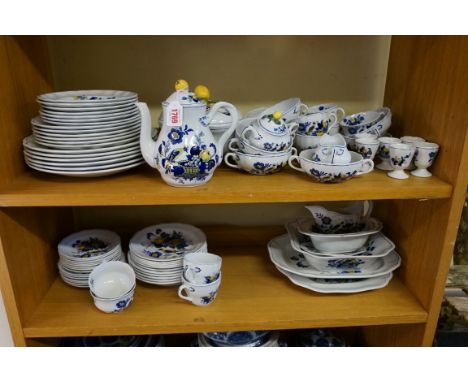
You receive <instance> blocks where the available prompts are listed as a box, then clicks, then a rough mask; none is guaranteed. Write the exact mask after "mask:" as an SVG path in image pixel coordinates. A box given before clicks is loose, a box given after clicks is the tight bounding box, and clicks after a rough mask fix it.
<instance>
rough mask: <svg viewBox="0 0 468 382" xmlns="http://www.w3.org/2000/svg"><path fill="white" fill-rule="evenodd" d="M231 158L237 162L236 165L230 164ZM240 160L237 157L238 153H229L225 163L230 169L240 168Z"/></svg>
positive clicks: (225, 157)
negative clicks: (238, 162)
mask: <svg viewBox="0 0 468 382" xmlns="http://www.w3.org/2000/svg"><path fill="white" fill-rule="evenodd" d="M229 158H233V160H234V161H235V162H236V163H234V164H233V163H230V162H229ZM238 160H239V157H238V156H237V154H236V153H227V154H226V155H225V156H224V163H226V164H227V165H228V166H229V167H232V168H240V167H239V165H238V164H237V161H238Z"/></svg>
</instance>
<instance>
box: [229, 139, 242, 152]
mask: <svg viewBox="0 0 468 382" xmlns="http://www.w3.org/2000/svg"><path fill="white" fill-rule="evenodd" d="M234 144H235V145H236V146H237V147H234V146H233V145H234ZM228 148H229V150H231V151H240V147H239V139H238V138H232V139H231V140H230V141H229V145H228Z"/></svg>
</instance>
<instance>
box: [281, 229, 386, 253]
mask: <svg viewBox="0 0 468 382" xmlns="http://www.w3.org/2000/svg"><path fill="white" fill-rule="evenodd" d="M286 229H287V231H288V234H289V238H290V241H291V246H292V247H293V249H294V250H296V251H298V252H300V253H304V254H307V255H309V256H312V257H316V258H318V259H324V258H327V257H336V258H342V259H346V258H356V257H359V258H370V257H371V258H377V257H383V256H385V255H387V254H388V253H390V252H391V251H393V250H394V249H395V244H393V242H392V241H391V240H390V239H389V238H387V237H386V236H385V235H384V234H383V233H382V232H378V233H375V234H373V235H370V236H369V240H368V242H367V243H366V246H365V247H362V248H359V249H358V250H356V251H353V252H347V253H329V252H321V251H319V250H318V249H316V248H315V247H314V244H313V243H312V242H311V241H310V240H309V238H307V237H306V236H303V235H302V234H301V233H299V231H298V230H297V225H296V223H295V222H290V223H287V224H286Z"/></svg>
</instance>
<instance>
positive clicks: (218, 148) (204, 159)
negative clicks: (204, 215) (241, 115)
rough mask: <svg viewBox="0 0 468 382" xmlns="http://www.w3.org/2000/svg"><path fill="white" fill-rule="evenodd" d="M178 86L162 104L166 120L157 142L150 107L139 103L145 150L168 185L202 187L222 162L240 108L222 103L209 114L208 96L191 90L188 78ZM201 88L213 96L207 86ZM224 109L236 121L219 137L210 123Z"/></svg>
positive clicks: (149, 162) (145, 153)
mask: <svg viewBox="0 0 468 382" xmlns="http://www.w3.org/2000/svg"><path fill="white" fill-rule="evenodd" d="M175 88H176V91H175V92H174V93H172V94H171V95H170V96H169V98H168V99H167V100H166V101H164V102H163V103H162V106H163V121H162V122H163V123H162V127H161V131H160V133H159V136H158V139H157V141H156V142H154V141H153V140H152V138H151V118H150V114H149V110H148V108H147V106H146V105H145V104H142V105H139V107H140V110H141V114H142V129H141V136H140V146H141V152H142V154H143V157H144V158H145V160H146V162H148V164H149V165H150V166H151V167H154V168H156V169H157V170H158V171H159V172H160V173H161V176H162V178H163V180H164V181H165V182H166V183H167V184H169V185H171V186H175V187H193V186H199V185H201V184H204V183H206V182H208V181H209V180H210V179H211V177H212V176H213V173H214V171H215V169H216V167H217V166H218V165H219V164H220V163H221V162H222V158H223V147H224V144H225V143H226V141H227V140H228V138H229V137H230V136H231V135H232V133H233V132H234V129H235V128H236V126H237V121H238V114H237V109H236V108H235V107H234V105H232V104H230V103H227V102H218V103H216V104H214V105H213V106H212V107H211V110H210V112H209V113H208V114H207V102H206V100H205V97H204V96H203V95H201V94H199V95H196V94H195V93H192V92H189V90H188V83H187V82H186V81H184V80H178V81H177V82H176V85H175ZM199 88H202V89H204V90H205V92H206V95H207V96H209V92H208V89H206V87H201V86H200V87H199ZM202 97H203V98H202ZM221 108H225V109H226V110H227V111H229V113H230V114H231V116H232V121H231V126H230V127H229V128H228V129H227V130H226V131H225V133H224V134H223V135H221V137H219V139H218V140H215V138H214V137H213V134H212V133H211V131H210V128H209V124H210V121H211V120H212V118H213V117H214V115H215V114H216V113H217V111H218V110H219V109H221Z"/></svg>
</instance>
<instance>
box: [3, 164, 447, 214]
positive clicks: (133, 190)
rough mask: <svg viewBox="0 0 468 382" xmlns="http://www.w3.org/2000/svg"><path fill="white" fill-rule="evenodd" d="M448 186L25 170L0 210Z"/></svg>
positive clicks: (431, 192)
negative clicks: (191, 181) (195, 181)
mask: <svg viewBox="0 0 468 382" xmlns="http://www.w3.org/2000/svg"><path fill="white" fill-rule="evenodd" d="M451 193H452V186H451V185H450V184H448V183H446V182H444V181H442V180H441V179H438V178H437V177H435V176H433V177H430V178H415V177H413V176H412V177H410V178H409V179H407V180H404V181H401V180H396V179H392V178H390V177H388V176H387V174H386V173H385V172H383V171H380V170H374V171H373V172H371V173H369V174H365V175H362V176H359V177H356V178H354V179H351V180H349V181H347V182H344V183H338V184H323V183H317V182H314V181H312V180H311V179H310V178H309V177H307V176H306V175H305V174H299V173H298V172H297V171H293V170H291V169H284V170H283V171H281V172H279V173H277V174H274V175H271V176H253V175H248V174H245V173H241V172H238V171H233V170H232V169H228V168H223V167H222V168H219V169H217V170H216V173H215V175H214V177H213V179H212V180H211V181H210V182H208V183H207V184H206V185H203V186H199V187H194V188H192V187H189V188H175V187H171V186H168V185H166V184H165V183H164V182H163V181H162V179H161V176H160V175H159V173H158V172H157V171H156V170H154V169H151V168H149V167H148V166H146V165H145V166H143V167H141V168H139V169H135V170H132V171H128V172H126V173H123V174H120V175H114V176H108V177H103V178H88V179H83V178H67V177H60V176H56V175H48V174H42V173H39V172H35V171H26V172H24V173H23V174H22V175H20V176H19V177H18V178H16V179H14V180H13V181H12V182H11V183H9V184H7V185H6V186H4V187H2V188H1V189H0V207H18V206H24V207H31V206H38V207H43V206H97V205H101V206H118V205H128V206H130V205H187V204H232V203H289V202H309V201H342V200H364V199H373V200H379V199H437V198H448V197H450V195H451Z"/></svg>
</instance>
